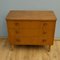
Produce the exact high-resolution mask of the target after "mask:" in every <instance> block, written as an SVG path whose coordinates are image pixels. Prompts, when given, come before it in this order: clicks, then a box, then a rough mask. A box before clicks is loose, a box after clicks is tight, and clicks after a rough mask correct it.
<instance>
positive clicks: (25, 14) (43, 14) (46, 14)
mask: <svg viewBox="0 0 60 60" xmlns="http://www.w3.org/2000/svg"><path fill="white" fill-rule="evenodd" d="M6 20H53V21H54V20H56V16H55V14H54V12H53V11H38V10H11V11H10V12H9V13H8V15H7V17H6Z"/></svg>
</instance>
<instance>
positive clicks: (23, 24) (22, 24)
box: [7, 21, 40, 29]
mask: <svg viewBox="0 0 60 60" xmlns="http://www.w3.org/2000/svg"><path fill="white" fill-rule="evenodd" d="M7 25H8V28H15V29H16V28H20V29H21V28H22V29H38V28H40V22H39V21H7Z"/></svg>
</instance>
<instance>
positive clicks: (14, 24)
mask: <svg viewBox="0 0 60 60" xmlns="http://www.w3.org/2000/svg"><path fill="white" fill-rule="evenodd" d="M6 21H7V28H8V40H9V42H10V44H11V46H14V45H48V46H49V48H50V46H51V45H52V44H53V41H54V32H55V24H56V16H55V14H54V12H53V11H27V10H11V11H10V12H9V13H8V15H7V17H6Z"/></svg>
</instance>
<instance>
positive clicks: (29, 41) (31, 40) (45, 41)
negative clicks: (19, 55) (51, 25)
mask: <svg viewBox="0 0 60 60" xmlns="http://www.w3.org/2000/svg"><path fill="white" fill-rule="evenodd" d="M15 44H19V45H52V44H53V39H51V38H38V37H21V38H16V39H15Z"/></svg>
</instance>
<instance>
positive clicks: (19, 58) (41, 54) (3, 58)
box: [0, 39, 60, 60]
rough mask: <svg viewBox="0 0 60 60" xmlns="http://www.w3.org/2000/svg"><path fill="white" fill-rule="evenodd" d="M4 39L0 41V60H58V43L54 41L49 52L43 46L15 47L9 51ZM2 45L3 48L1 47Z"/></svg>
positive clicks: (59, 50)
mask: <svg viewBox="0 0 60 60" xmlns="http://www.w3.org/2000/svg"><path fill="white" fill-rule="evenodd" d="M5 41H7V40H6V39H5V40H3V39H0V60H60V41H58V40H56V41H54V44H53V46H51V50H50V52H47V50H46V48H45V47H44V46H16V48H15V49H14V50H13V51H11V50H10V49H9V45H5V44H7V42H5ZM3 45H4V47H3Z"/></svg>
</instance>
